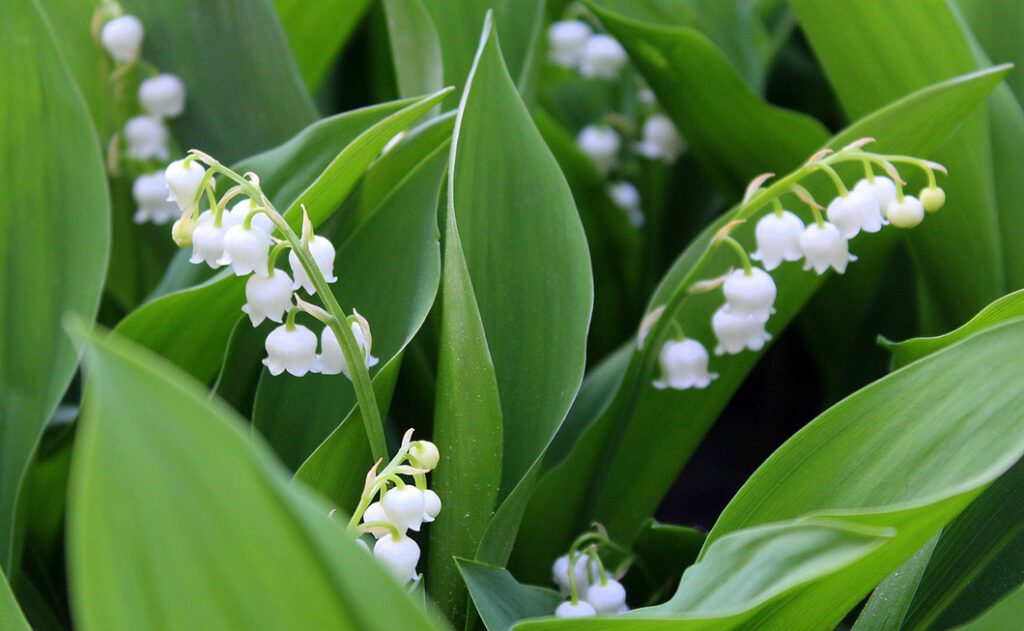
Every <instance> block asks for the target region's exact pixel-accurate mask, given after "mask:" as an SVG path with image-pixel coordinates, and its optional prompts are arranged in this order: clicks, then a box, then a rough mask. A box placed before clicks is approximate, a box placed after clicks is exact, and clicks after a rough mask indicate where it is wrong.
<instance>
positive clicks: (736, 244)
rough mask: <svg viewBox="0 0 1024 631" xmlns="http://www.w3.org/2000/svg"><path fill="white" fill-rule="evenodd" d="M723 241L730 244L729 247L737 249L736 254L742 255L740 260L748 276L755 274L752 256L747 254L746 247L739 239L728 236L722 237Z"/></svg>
mask: <svg viewBox="0 0 1024 631" xmlns="http://www.w3.org/2000/svg"><path fill="white" fill-rule="evenodd" d="M722 243H725V244H727V245H729V247H731V248H732V249H733V250H735V252H736V255H737V256H739V257H740V262H741V263H742V264H743V272H744V273H745V274H746V275H747V276H750V275H751V274H753V270H752V269H751V266H750V257H749V256H748V255H747V251H746V249H744V247H743V246H742V245H740V242H739V241H737V240H736V239H733V238H732V237H729V236H727V237H725V238H723V239H722Z"/></svg>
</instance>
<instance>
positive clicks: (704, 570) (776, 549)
mask: <svg viewBox="0 0 1024 631" xmlns="http://www.w3.org/2000/svg"><path fill="white" fill-rule="evenodd" d="M889 536H891V531H888V530H886V529H881V528H869V527H865V526H862V525H859V524H856V523H846V522H843V521H840V520H820V521H814V520H809V521H788V522H783V523H779V524H767V525H762V526H758V527H754V528H748V529H744V530H739V531H736V532H733V533H730V534H728V535H725V536H723V537H722V538H721V539H719V540H717V541H715V542H714V543H713V544H711V546H710V547H708V548H707V549H706V554H705V556H704V558H703V559H702V560H701V561H699V562H698V563H696V564H695V565H693V566H691V567H690V568H689V569H687V570H686V572H685V573H684V574H683V578H682V581H681V582H680V583H679V591H678V592H676V595H675V596H674V597H672V599H671V600H669V601H668V602H666V603H665V604H663V605H659V606H657V607H647V608H642V609H634V610H633V611H631V612H630V613H629V614H628V615H624V616H617V617H613V618H604V619H601V618H590V619H586V620H582V621H558V620H551V621H544V622H532V623H524V624H521V625H517V626H516V629H522V630H523V631H527V630H530V631H537V630H539V629H574V630H583V629H623V630H625V629H645V630H661V629H666V630H668V629H673V630H675V629H679V630H681V631H689V630H696V629H735V628H744V626H743V625H744V624H745V623H746V622H747V621H748V620H750V618H751V617H752V616H753V615H754V614H755V613H756V612H757V611H758V610H761V609H762V608H764V607H765V606H766V604H767V603H770V602H771V601H772V600H773V599H776V598H778V597H780V596H785V595H786V594H787V593H792V592H793V591H795V590H796V589H798V588H799V587H800V586H802V585H805V584H807V583H809V582H812V581H814V580H818V579H820V578H822V577H824V576H828V575H830V574H834V573H835V572H837V571H839V570H841V569H843V568H845V567H848V566H849V565H851V564H853V563H856V562H858V561H860V560H861V559H864V558H865V557H867V556H868V555H870V554H871V553H873V552H875V551H876V550H878V549H879V547H881V546H882V545H884V544H885V542H886V539H887V538H888V537H889ZM794 628H795V627H794Z"/></svg>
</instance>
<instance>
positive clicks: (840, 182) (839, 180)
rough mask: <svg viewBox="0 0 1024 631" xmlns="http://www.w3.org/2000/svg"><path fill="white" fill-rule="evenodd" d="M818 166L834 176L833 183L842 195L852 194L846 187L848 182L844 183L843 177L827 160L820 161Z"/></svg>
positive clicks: (830, 175)
mask: <svg viewBox="0 0 1024 631" xmlns="http://www.w3.org/2000/svg"><path fill="white" fill-rule="evenodd" d="M818 168H819V169H821V170H822V171H824V172H825V173H826V174H827V175H828V176H829V177H830V178H832V183H833V184H835V185H836V190H838V191H839V195H840V196H842V197H846V196H847V195H849V194H850V191H849V190H848V189H847V188H846V184H844V183H843V178H841V177H839V174H838V173H836V170H835V169H833V168H832V167H830V166H829V165H828V163H827V162H819V163H818Z"/></svg>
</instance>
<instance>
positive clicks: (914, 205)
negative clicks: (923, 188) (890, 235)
mask: <svg viewBox="0 0 1024 631" xmlns="http://www.w3.org/2000/svg"><path fill="white" fill-rule="evenodd" d="M886 214H887V215H888V216H889V223H891V224H892V225H894V226H896V227H897V228H913V227H915V226H917V225H919V224H920V223H921V222H922V221H924V204H922V203H921V200H919V199H918V198H916V197H914V196H913V195H904V196H903V201H902V202H901V201H899V200H896V201H894V202H893V203H891V204H889V207H888V208H887V209H886Z"/></svg>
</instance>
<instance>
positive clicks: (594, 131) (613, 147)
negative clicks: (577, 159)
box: [576, 125, 622, 175]
mask: <svg viewBox="0 0 1024 631" xmlns="http://www.w3.org/2000/svg"><path fill="white" fill-rule="evenodd" d="M576 144H577V146H579V148H580V151H582V152H583V153H585V154H587V156H589V157H590V159H591V160H592V161H593V162H594V164H595V165H596V166H597V170H598V172H599V173H600V174H601V175H608V172H609V171H611V170H612V169H613V168H615V165H616V163H617V162H618V158H619V147H620V146H621V144H622V141H621V140H619V134H618V133H616V131H615V130H614V129H612V128H611V127H607V126H604V125H602V126H597V125H587V126H586V127H584V128H583V129H582V130H581V131H580V135H579V136H578V137H577V138H576Z"/></svg>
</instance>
